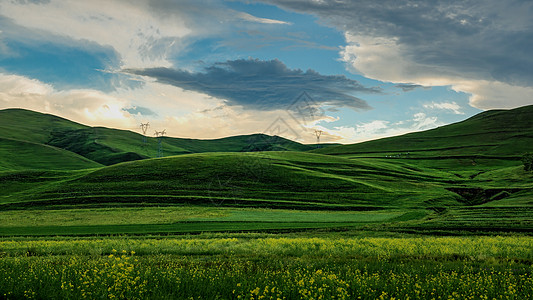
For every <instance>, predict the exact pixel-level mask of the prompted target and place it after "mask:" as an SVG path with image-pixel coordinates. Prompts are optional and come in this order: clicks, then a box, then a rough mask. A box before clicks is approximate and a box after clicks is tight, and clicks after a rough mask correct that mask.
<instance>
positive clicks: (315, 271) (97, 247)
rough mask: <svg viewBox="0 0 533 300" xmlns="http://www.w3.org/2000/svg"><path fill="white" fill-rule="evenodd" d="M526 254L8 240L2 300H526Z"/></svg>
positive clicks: (466, 246)
mask: <svg viewBox="0 0 533 300" xmlns="http://www.w3.org/2000/svg"><path fill="white" fill-rule="evenodd" d="M532 248H533V247H532V239H531V237H520V236H516V237H469V238H464V237H454V238H449V237H448V238H435V237H425V238H419V237H403V238H368V237H353V238H342V239H338V238H316V237H278V236H265V237H257V236H256V235H240V236H239V237H230V236H228V237H224V236H217V237H207V236H200V237H185V238H178V239H177V238H166V239H147V238H139V239H127V238H109V239H57V240H32V239H19V240H4V241H0V249H2V252H1V253H2V254H1V258H0V271H1V272H2V274H3V275H4V276H2V277H1V278H0V295H3V296H4V297H5V298H7V299H12V298H34V297H43V295H46V296H45V297H49V298H54V299H62V298H68V299H70V298H76V299H83V298H91V299H93V298H111V299H112V298H118V299H183V298H187V299H190V298H192V299H199V298H210V299H235V298H237V299H261V298H266V299H269V298H271V297H273V298H279V299H323V298H333V299H354V298H358V297H360V298H364V299H368V298H371V299H379V298H382V299H391V298H393V297H394V298H402V299H407V298H414V299H420V298H422V299H426V298H428V299H431V298H436V299H449V298H461V299H463V298H469V297H472V298H475V299H483V298H497V299H499V298H507V297H509V298H514V299H528V298H530V297H531V295H532V293H533V290H532V287H533V285H532V282H533V279H532V276H531V275H532V274H531V271H532V269H531V260H532V259H533V252H532V251H531V249H532Z"/></svg>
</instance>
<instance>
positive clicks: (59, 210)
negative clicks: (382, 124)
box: [0, 106, 533, 299]
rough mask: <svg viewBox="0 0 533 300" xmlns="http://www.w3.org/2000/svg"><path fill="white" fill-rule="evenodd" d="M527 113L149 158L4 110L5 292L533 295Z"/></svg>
mask: <svg viewBox="0 0 533 300" xmlns="http://www.w3.org/2000/svg"><path fill="white" fill-rule="evenodd" d="M531 112H533V106H532V107H526V108H523V109H517V110H514V111H508V112H506V111H497V112H486V113H482V114H480V115H478V116H475V117H473V118H471V119H469V120H466V121H464V122H460V123H456V124H452V125H448V126H444V127H441V128H437V129H434V130H429V131H425V132H419V133H413V134H408V135H404V136H400V137H393V138H388V139H383V140H377V141H371V142H366V143H361V144H354V145H344V146H335V145H324V147H322V148H320V149H316V146H314V145H303V144H299V143H296V142H293V141H289V140H286V139H283V138H280V137H269V136H266V135H260V134H259V135H251V136H239V137H229V138H223V139H218V140H192V139H175V138H165V139H164V140H162V145H163V147H164V151H165V152H164V153H165V156H167V157H163V158H154V157H155V156H156V152H155V147H154V146H155V145H156V141H155V139H153V138H148V139H147V142H146V143H144V142H142V137H141V136H140V135H139V134H137V133H133V132H129V131H121V130H115V129H108V128H90V127H87V126H83V125H80V124H77V123H74V122H70V121H68V120H65V119H61V118H58V117H55V116H50V115H43V114H39V113H35V112H28V111H23V110H4V111H0V116H1V117H2V118H0V154H1V155H0V157H2V159H0V274H1V275H2V276H1V277H0V299H21V298H30V299H84V298H86V299H529V298H532V295H533V291H532V289H533V284H532V283H533V280H532V271H533V270H532V269H533V267H532V266H533V264H532V262H533V250H532V249H533V236H532V234H531V233H532V232H533V209H532V208H533V206H532V204H533V202H532V199H533V173H532V172H528V171H526V170H524V168H523V166H522V163H521V161H520V157H521V155H522V154H523V153H524V152H527V151H532V150H533V149H532V148H531V145H532V143H531V140H532V139H533V132H532V131H531V128H533V127H532V126H531V122H532V120H533V118H531V117H529V116H530V115H531ZM509 120H513V121H516V122H510V121H509ZM502 122H510V124H511V123H512V124H513V125H512V126H511V127H508V128H505V129H502V128H501V126H500V125H501V123H502ZM43 124H47V125H46V126H43ZM21 136H23V137H25V139H26V140H18V139H17V138H18V137H21ZM21 149H22V150H21ZM311 149H314V150H312V151H309V150H311ZM266 150H268V151H266ZM303 151H306V152H303ZM13 153H18V155H12V154H13Z"/></svg>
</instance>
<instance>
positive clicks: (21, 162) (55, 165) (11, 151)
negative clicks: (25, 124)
mask: <svg viewBox="0 0 533 300" xmlns="http://www.w3.org/2000/svg"><path fill="white" fill-rule="evenodd" d="M0 157H1V159H0V171H4V170H39V169H40V170H76V169H87V168H98V167H101V166H102V165H101V164H98V163H96V162H94V161H92V160H89V159H87V158H85V157H83V156H80V155H78V154H75V153H72V152H69V151H66V150H63V149H60V148H56V147H52V146H48V145H43V144H37V143H30V142H27V141H19V140H14V139H8V138H2V137H0Z"/></svg>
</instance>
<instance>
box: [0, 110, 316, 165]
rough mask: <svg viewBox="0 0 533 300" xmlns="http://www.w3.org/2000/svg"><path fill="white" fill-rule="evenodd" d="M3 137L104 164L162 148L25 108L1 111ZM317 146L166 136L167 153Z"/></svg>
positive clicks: (256, 138) (255, 137)
mask: <svg viewBox="0 0 533 300" xmlns="http://www.w3.org/2000/svg"><path fill="white" fill-rule="evenodd" d="M0 137H4V138H10V139H18V140H24V141H28V142H30V143H38V144H46V145H51V146H54V147H57V148H62V149H65V150H68V151H70V152H73V153H76V154H79V155H81V156H84V157H86V158H88V159H90V160H93V161H95V162H97V163H100V164H104V165H112V164H116V163H119V162H124V161H133V160H139V159H144V158H154V157H156V156H157V149H158V141H157V139H155V138H153V137H148V138H147V139H146V142H143V138H142V136H141V135H140V134H138V133H135V132H131V131H127V130H118V129H110V128H103V127H87V126H84V125H81V124H77V123H74V122H71V121H68V120H66V119H63V118H60V117H57V116H53V115H48V114H42V113H38V112H33V111H28V110H23V109H5V110H0ZM313 148H314V146H312V145H303V144H300V143H297V142H293V141H290V140H287V139H284V138H281V137H277V136H268V135H264V134H252V135H244V136H234V137H227V138H221V139H213V140H198V139H182V138H170V137H164V138H162V154H163V156H171V155H178V154H186V153H202V152H251V151H307V150H311V149H313ZM37 154H38V153H36V155H37Z"/></svg>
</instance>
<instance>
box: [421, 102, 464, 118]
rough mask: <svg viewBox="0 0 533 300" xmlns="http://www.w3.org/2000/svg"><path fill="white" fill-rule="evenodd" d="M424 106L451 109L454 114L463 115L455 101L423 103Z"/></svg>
mask: <svg viewBox="0 0 533 300" xmlns="http://www.w3.org/2000/svg"><path fill="white" fill-rule="evenodd" d="M423 107H424V108H427V109H444V110H451V111H452V112H453V113H454V114H456V115H464V114H465V113H464V112H462V111H461V106H460V105H459V104H457V103H456V102H455V101H453V102H441V103H435V102H431V103H426V104H424V105H423Z"/></svg>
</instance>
